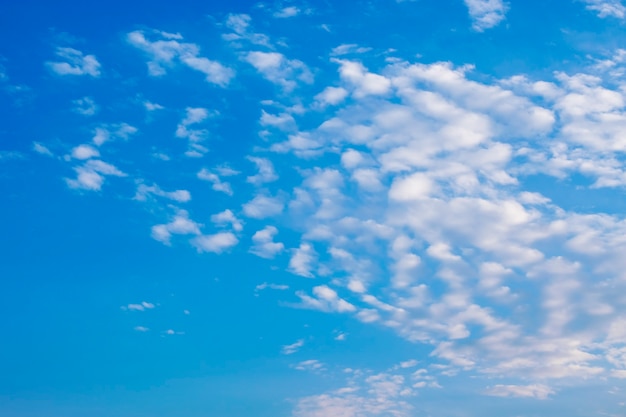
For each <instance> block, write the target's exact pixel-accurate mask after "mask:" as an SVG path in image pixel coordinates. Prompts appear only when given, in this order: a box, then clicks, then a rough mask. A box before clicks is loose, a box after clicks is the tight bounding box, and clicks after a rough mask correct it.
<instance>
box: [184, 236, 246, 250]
mask: <svg viewBox="0 0 626 417" xmlns="http://www.w3.org/2000/svg"><path fill="white" fill-rule="evenodd" d="M237 243H239V239H237V236H235V235H234V234H233V233H231V232H220V233H215V234H212V235H202V236H198V237H196V238H194V239H193V240H192V244H193V246H195V247H196V249H197V250H198V252H211V253H222V252H224V251H227V250H229V249H231V248H232V247H234V246H235V245H237Z"/></svg>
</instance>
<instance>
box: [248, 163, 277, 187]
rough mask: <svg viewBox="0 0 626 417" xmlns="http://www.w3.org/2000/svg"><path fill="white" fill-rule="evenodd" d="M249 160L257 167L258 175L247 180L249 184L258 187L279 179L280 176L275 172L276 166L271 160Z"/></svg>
mask: <svg viewBox="0 0 626 417" xmlns="http://www.w3.org/2000/svg"><path fill="white" fill-rule="evenodd" d="M248 160H249V161H251V162H253V163H254V164H255V165H256V167H257V170H258V173H257V174H255V175H251V176H249V177H248V178H246V181H247V182H249V183H251V184H254V185H257V186H258V185H262V184H265V183H268V182H274V181H276V180H277V179H278V175H276V172H275V171H274V165H273V164H272V161H270V160H269V159H267V158H258V157H254V156H249V157H248Z"/></svg>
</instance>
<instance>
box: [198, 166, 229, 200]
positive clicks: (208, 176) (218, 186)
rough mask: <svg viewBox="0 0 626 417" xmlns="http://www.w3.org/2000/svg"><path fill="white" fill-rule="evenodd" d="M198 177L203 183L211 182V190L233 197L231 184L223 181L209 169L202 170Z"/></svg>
mask: <svg viewBox="0 0 626 417" xmlns="http://www.w3.org/2000/svg"><path fill="white" fill-rule="evenodd" d="M197 176H198V178H199V179H201V180H203V181H208V182H210V183H211V188H212V189H213V190H214V191H219V192H222V193H224V194H228V195H233V188H232V186H231V185H230V183H228V182H225V181H222V180H221V179H220V177H219V176H218V175H217V174H215V173H213V172H211V171H209V170H208V169H206V168H203V169H202V170H200V172H198V175H197Z"/></svg>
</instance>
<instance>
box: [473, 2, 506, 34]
mask: <svg viewBox="0 0 626 417" xmlns="http://www.w3.org/2000/svg"><path fill="white" fill-rule="evenodd" d="M464 1H465V5H466V6H467V8H468V9H469V15H470V18H471V19H472V27H473V28H474V30H476V31H478V32H482V31H483V30H485V29H490V28H492V27H494V26H497V25H498V24H500V22H501V21H502V20H504V18H505V16H506V12H507V9H508V6H507V5H506V4H505V3H504V2H503V0H464Z"/></svg>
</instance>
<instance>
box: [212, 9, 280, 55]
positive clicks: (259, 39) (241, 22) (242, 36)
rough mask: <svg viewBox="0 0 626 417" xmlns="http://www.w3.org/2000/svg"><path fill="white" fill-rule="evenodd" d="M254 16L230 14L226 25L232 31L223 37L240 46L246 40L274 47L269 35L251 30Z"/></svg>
mask: <svg viewBox="0 0 626 417" xmlns="http://www.w3.org/2000/svg"><path fill="white" fill-rule="evenodd" d="M251 21H252V18H251V17H250V15H247V14H243V13H241V14H229V15H228V17H227V18H226V22H225V26H226V27H227V28H229V29H230V30H231V31H232V32H230V33H225V34H223V35H222V38H223V39H225V40H227V41H229V42H232V43H233V44H234V46H236V47H240V46H241V45H239V43H240V42H242V41H245V42H249V43H252V44H254V45H262V46H266V47H270V48H271V47H272V45H271V43H270V40H269V38H268V36H267V35H264V34H262V33H254V32H251V31H250V27H251V25H250V22H251Z"/></svg>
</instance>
